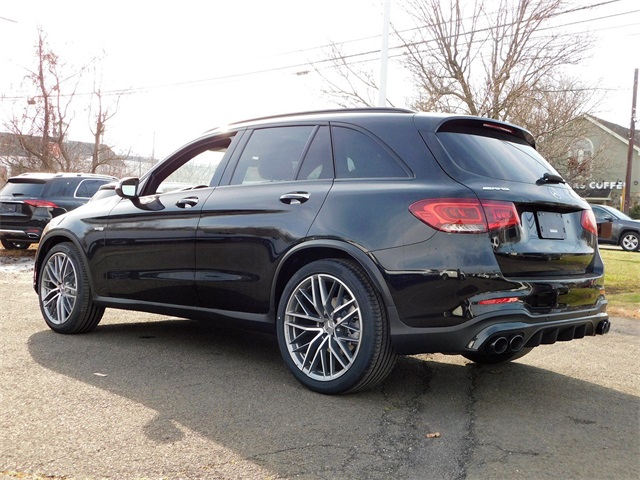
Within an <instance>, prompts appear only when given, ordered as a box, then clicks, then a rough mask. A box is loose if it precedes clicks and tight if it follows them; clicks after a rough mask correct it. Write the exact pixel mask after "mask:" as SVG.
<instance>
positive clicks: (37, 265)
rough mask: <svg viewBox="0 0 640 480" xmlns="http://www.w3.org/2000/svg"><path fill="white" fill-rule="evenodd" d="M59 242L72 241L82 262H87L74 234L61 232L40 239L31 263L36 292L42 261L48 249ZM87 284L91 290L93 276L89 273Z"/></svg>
mask: <svg viewBox="0 0 640 480" xmlns="http://www.w3.org/2000/svg"><path fill="white" fill-rule="evenodd" d="M61 243H72V244H73V245H74V246H75V247H76V249H77V250H78V252H79V253H80V256H81V257H82V261H83V262H84V264H85V265H88V264H89V263H88V261H87V256H86V255H85V252H84V249H83V248H82V245H81V244H80V241H79V240H78V239H77V238H76V237H75V236H73V235H71V234H67V233H64V232H61V233H56V234H55V235H51V236H48V237H46V238H44V239H42V240H41V241H40V245H39V246H38V251H37V253H36V258H35V261H34V265H33V288H34V290H35V291H36V293H37V292H38V279H39V277H40V271H41V270H42V262H43V261H44V259H45V257H46V256H47V253H49V251H50V250H51V249H52V248H53V247H55V246H56V245H59V244H61ZM89 285H90V286H91V290H92V291H93V278H92V277H91V275H89Z"/></svg>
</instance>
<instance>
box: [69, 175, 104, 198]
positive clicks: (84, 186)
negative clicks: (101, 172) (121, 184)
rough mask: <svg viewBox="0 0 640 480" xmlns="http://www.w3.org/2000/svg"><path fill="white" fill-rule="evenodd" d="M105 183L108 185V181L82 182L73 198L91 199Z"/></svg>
mask: <svg viewBox="0 0 640 480" xmlns="http://www.w3.org/2000/svg"><path fill="white" fill-rule="evenodd" d="M105 183H109V181H108V180H99V179H87V180H82V181H81V182H80V185H78V188H76V193H75V196H76V197H78V198H91V197H93V195H94V194H95V193H96V192H97V191H98V189H99V188H100V187H101V186H102V185H104V184H105Z"/></svg>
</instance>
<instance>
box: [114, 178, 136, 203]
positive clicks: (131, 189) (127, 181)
mask: <svg viewBox="0 0 640 480" xmlns="http://www.w3.org/2000/svg"><path fill="white" fill-rule="evenodd" d="M139 183H140V180H139V179H137V178H135V177H129V178H123V179H122V180H120V183H118V185H117V186H116V193H117V194H118V196H120V197H122V198H129V199H136V198H138V184H139Z"/></svg>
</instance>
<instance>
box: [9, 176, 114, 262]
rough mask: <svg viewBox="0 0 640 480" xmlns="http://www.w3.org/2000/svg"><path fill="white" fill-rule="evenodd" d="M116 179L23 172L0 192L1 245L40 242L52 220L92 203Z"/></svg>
mask: <svg viewBox="0 0 640 480" xmlns="http://www.w3.org/2000/svg"><path fill="white" fill-rule="evenodd" d="M114 180H117V179H116V178H115V177H108V176H105V175H94V174H89V173H24V174H22V175H18V176H16V177H11V178H10V179H9V180H8V182H7V184H6V185H5V186H4V187H3V188H2V190H0V242H2V246H3V247H4V248H6V249H8V250H12V249H25V248H28V247H29V245H30V244H32V243H37V242H38V241H40V235H42V230H43V229H44V227H45V225H47V223H49V221H50V220H51V219H52V218H53V217H57V216H58V215H61V214H63V213H65V212H68V211H69V210H73V209H74V208H77V207H79V206H80V205H83V204H85V203H87V202H88V201H89V199H90V198H91V197H92V196H93V194H94V193H96V192H97V191H98V188H100V186H101V185H104V184H105V183H109V182H113V181H114Z"/></svg>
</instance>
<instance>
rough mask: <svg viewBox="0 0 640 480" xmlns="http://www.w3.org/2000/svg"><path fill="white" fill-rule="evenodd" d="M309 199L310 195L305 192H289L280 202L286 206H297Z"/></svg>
mask: <svg viewBox="0 0 640 480" xmlns="http://www.w3.org/2000/svg"><path fill="white" fill-rule="evenodd" d="M309 197H310V195H309V194H308V193H307V192H291V193H285V194H284V195H282V196H281V197H280V201H281V202H282V203H286V204H287V205H299V204H300V203H304V202H306V201H307V200H309Z"/></svg>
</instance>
